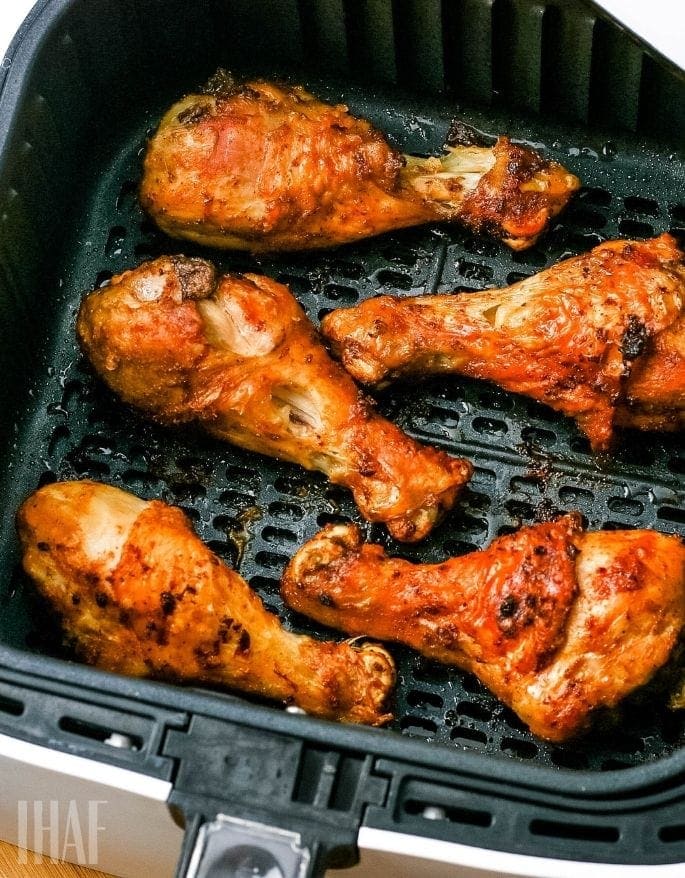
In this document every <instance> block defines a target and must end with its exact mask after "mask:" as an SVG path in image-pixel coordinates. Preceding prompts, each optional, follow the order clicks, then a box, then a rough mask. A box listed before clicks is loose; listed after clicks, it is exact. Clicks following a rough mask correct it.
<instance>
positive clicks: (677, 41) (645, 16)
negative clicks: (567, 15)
mask: <svg viewBox="0 0 685 878" xmlns="http://www.w3.org/2000/svg"><path fill="white" fill-rule="evenodd" d="M33 2H34V0H0V53H4V50H5V49H6V47H7V45H8V44H9V42H10V40H11V39H12V37H13V36H14V33H15V31H16V30H17V28H18V27H19V25H20V24H21V22H22V20H23V19H24V17H25V16H26V14H27V13H28V11H29V10H30V9H31V7H32V6H33ZM596 2H597V3H598V4H599V5H600V6H603V7H604V8H605V9H606V10H607V11H608V12H610V13H611V14H612V15H613V16H614V17H615V18H616V19H617V20H618V21H621V22H623V23H624V24H625V25H626V26H627V27H628V28H630V30H632V31H633V32H634V33H636V34H639V35H640V36H641V37H643V39H645V40H646V41H647V42H648V43H651V45H653V46H654V47H655V48H657V49H659V51H660V52H662V53H663V54H664V55H666V57H667V58H670V59H671V61H674V62H675V63H676V64H677V65H678V66H679V67H682V68H683V69H684V70H685V0H596Z"/></svg>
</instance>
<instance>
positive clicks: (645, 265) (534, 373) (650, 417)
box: [321, 234, 685, 451]
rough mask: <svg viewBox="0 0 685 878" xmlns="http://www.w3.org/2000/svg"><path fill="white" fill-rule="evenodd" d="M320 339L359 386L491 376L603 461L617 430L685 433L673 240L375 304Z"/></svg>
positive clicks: (684, 370) (680, 288) (606, 249)
mask: <svg viewBox="0 0 685 878" xmlns="http://www.w3.org/2000/svg"><path fill="white" fill-rule="evenodd" d="M321 330H322V332H323V334H324V335H325V336H326V337H327V338H328V339H329V340H330V341H331V343H332V347H333V350H334V352H335V353H336V354H337V355H338V356H340V358H341V360H342V362H343V365H344V366H345V368H346V369H347V371H348V372H349V373H350V374H351V375H352V376H353V377H354V378H356V379H357V380H358V381H361V382H366V383H370V384H382V383H386V382H387V381H389V380H390V379H392V378H394V377H396V376H399V375H404V374H418V375H431V374H438V373H448V372H453V373H457V374H460V375H468V376H470V377H473V378H486V379H489V380H490V381H494V382H496V383H497V384H499V385H500V386H501V387H504V388H506V389H507V390H512V391H514V392H516V393H523V394H526V395H527V396H532V397H533V399H537V400H539V401H540V402H544V403H546V404H547V405H549V406H551V407H552V408H554V409H556V410H557V411H560V412H563V413H564V414H566V415H570V416H572V417H574V418H575V419H576V421H577V422H578V425H579V427H580V428H581V429H582V430H583V431H584V432H585V433H586V434H587V436H588V438H589V439H590V442H591V444H592V447H593V449H594V450H595V451H602V450H606V449H607V448H608V447H609V445H610V443H611V440H612V436H613V432H614V425H620V426H626V427H637V428H640V429H643V430H679V429H682V428H683V427H684V426H685V262H684V261H683V254H682V252H681V251H680V250H679V248H678V246H677V244H676V242H675V240H674V239H673V238H672V237H671V236H670V235H667V234H666V235H661V236H660V237H658V238H654V239H652V240H650V241H644V242H638V241H610V242H608V243H606V244H601V245H600V246H599V247H595V249H594V250H592V251H590V252H589V253H586V254H584V255H582V256H576V257H574V258H572V259H567V260H566V261H564V262H561V263H559V264H558V265H554V266H552V267H551V268H548V269H547V270H545V271H543V272H540V274H537V275H534V276H533V277H530V278H526V279H524V280H522V281H519V282H518V283H516V284H513V285H512V286H511V287H507V288H506V289H501V290H486V291H484V292H479V293H461V294H453V295H428V296H420V297H411V298H410V297H407V298H401V299H400V298H391V297H390V296H382V297H379V298H376V299H370V300H369V301H366V302H363V303H361V304H360V305H358V306H356V307H354V308H350V309H347V310H338V311H333V312H332V313H331V314H328V315H327V316H326V317H325V318H324V320H323V322H322V325H321Z"/></svg>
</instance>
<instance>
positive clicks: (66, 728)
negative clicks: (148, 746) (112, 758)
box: [59, 716, 143, 751]
mask: <svg viewBox="0 0 685 878" xmlns="http://www.w3.org/2000/svg"><path fill="white" fill-rule="evenodd" d="M59 727H60V729H62V731H63V732H69V733H70V734H71V735H78V736H79V737H80V738H89V739H90V740H91V741H99V742H100V743H101V744H107V746H109V747H116V748H118V749H120V750H135V751H137V750H140V749H141V748H142V746H143V741H142V739H141V738H139V737H138V736H137V735H128V734H126V733H125V732H118V731H116V730H115V729H108V728H105V727H104V726H98V725H96V724H95V723H88V722H85V721H84V720H80V719H75V718H74V717H71V716H63V717H62V718H61V719H60V721H59Z"/></svg>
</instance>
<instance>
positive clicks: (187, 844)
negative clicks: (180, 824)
mask: <svg viewBox="0 0 685 878" xmlns="http://www.w3.org/2000/svg"><path fill="white" fill-rule="evenodd" d="M317 848H318V845H312V846H311V847H309V846H307V845H306V844H305V843H303V841H302V836H301V835H300V833H298V832H292V831H289V830H285V829H279V828H277V827H273V826H267V825H266V824H262V823H255V822H253V821H250V820H243V819H242V818H240V817H230V816H228V815H226V814H217V816H216V817H215V818H214V819H213V820H211V821H205V820H204V819H203V818H199V817H198V818H195V819H193V820H192V821H191V822H190V823H189V824H188V825H187V827H186V834H185V838H184V842H183V850H182V852H181V859H180V860H179V864H178V867H177V870H176V878H322V876H323V875H324V873H325V871H326V867H325V864H324V863H321V862H319V858H318V857H317V856H316V853H317V850H316V849H317Z"/></svg>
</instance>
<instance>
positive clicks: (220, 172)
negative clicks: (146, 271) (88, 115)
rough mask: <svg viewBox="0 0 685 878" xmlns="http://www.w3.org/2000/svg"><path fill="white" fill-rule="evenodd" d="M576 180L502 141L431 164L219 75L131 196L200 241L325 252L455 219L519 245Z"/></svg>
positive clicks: (339, 110) (181, 108)
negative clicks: (324, 249) (383, 234)
mask: <svg viewBox="0 0 685 878" xmlns="http://www.w3.org/2000/svg"><path fill="white" fill-rule="evenodd" d="M459 130H461V129H459ZM462 139H463V138H462ZM579 185H580V183H579V181H578V179H577V178H576V177H574V176H573V174H570V173H569V172H568V171H566V170H565V169H564V168H563V167H561V165H558V164H556V163H555V162H550V161H547V160H546V159H543V158H542V157H541V156H540V155H538V153H536V152H533V151H532V150H530V149H526V148H524V147H522V146H518V145H515V144H513V143H512V142H511V141H510V140H509V139H508V138H506V137H501V138H499V140H498V141H497V143H496V145H495V146H494V147H487V148H484V147H480V146H476V145H473V144H472V143H462V144H460V145H458V146H454V147H448V148H447V153H446V154H445V155H443V156H442V157H440V158H428V159H424V158H418V157H415V156H403V155H401V154H400V153H399V152H397V151H396V150H394V149H392V148H391V147H390V146H389V144H388V143H387V141H386V140H385V138H384V137H383V135H382V134H381V133H380V132H378V131H376V130H375V129H374V128H373V127H372V126H371V125H370V124H369V123H368V122H366V121H364V120H363V119H356V118H355V117H354V116H351V115H350V114H349V112H348V111H347V107H345V106H341V105H338V106H330V105H328V104H324V103H322V102H321V101H319V100H317V99H316V98H315V97H313V96H312V95H310V94H308V93H307V92H306V91H305V90H304V89H303V88H299V87H295V88H291V87H288V86H280V85H275V84H273V83H269V82H262V81H259V82H250V83H247V84H241V85H236V84H235V83H234V82H233V81H232V80H230V78H227V76H226V75H225V74H224V75H223V76H222V75H219V76H217V77H215V78H214V80H213V89H212V93H208V94H193V95H189V96H188V97H186V98H184V99H183V100H181V101H179V102H178V103H177V104H174V106H173V107H172V108H171V109H170V110H169V111H168V112H167V114H166V115H165V116H164V118H163V119H162V122H161V124H160V126H159V129H158V131H157V133H156V134H155V135H154V137H153V138H152V140H151V141H150V143H149V145H148V149H147V154H146V156H145V167H144V175H143V181H142V185H141V190H140V197H141V202H142V204H143V207H144V208H145V209H146V210H147V211H148V213H149V214H150V216H151V217H152V218H153V219H154V220H155V222H157V224H158V225H159V226H160V228H161V229H162V230H163V231H165V232H167V234H169V235H173V236H174V237H179V238H189V239H190V240H192V241H197V242H199V243H201V244H206V245H209V246H212V247H222V248H230V249H237V250H253V251H261V250H270V251H276V250H304V249H309V248H314V247H332V246H335V245H337V244H343V243H346V242H349V241H355V240H358V239H359V238H368V237H370V236H372V235H378V234H380V233H381V232H386V231H388V230H390V229H398V228H403V227H405V226H413V225H418V224H420V223H426V222H431V221H436V220H458V221H459V222H460V223H462V224H464V225H467V226H468V227H470V228H471V229H473V230H475V231H478V232H487V233H489V234H492V235H495V236H496V237H498V238H502V239H503V240H504V241H505V243H507V244H508V245H509V246H510V247H512V248H513V249H515V250H521V249H523V248H525V247H529V246H530V245H531V244H533V243H534V242H535V241H536V239H537V238H538V236H539V235H540V234H541V233H542V232H543V231H544V229H545V228H546V226H547V224H548V222H549V219H550V218H551V217H553V216H555V215H556V214H557V213H558V212H559V211H560V210H561V209H562V208H563V207H564V205H565V204H566V202H567V201H568V199H569V198H570V196H571V195H572V193H573V192H574V191H575V190H576V189H577V188H578V186H579Z"/></svg>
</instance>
